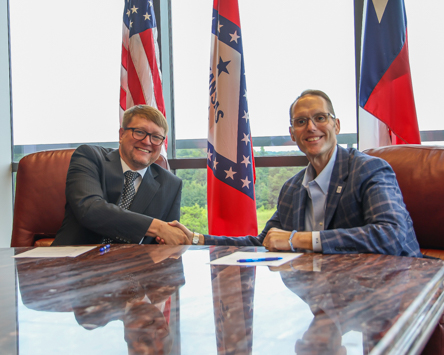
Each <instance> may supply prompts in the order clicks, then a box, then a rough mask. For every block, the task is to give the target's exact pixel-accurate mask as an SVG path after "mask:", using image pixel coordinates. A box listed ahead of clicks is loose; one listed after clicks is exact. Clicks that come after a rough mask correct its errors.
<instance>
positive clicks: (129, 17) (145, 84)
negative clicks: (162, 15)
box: [120, 0, 167, 157]
mask: <svg viewBox="0 0 444 355" xmlns="http://www.w3.org/2000/svg"><path fill="white" fill-rule="evenodd" d="M135 105H149V106H152V107H155V108H157V109H158V110H159V111H160V112H162V113H163V115H164V116H165V103H164V100H163V92H162V77H161V72H160V61H159V46H158V44H157V23H156V17H155V14H154V7H153V2H152V1H147V0H125V9H124V12H123V30H122V68H121V74H120V123H122V118H123V112H124V111H125V110H126V109H128V108H130V107H132V106H135ZM166 148H167V147H166V142H165V148H164V147H162V155H163V156H165V157H166V152H165V150H166Z"/></svg>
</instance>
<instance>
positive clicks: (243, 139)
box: [241, 133, 250, 145]
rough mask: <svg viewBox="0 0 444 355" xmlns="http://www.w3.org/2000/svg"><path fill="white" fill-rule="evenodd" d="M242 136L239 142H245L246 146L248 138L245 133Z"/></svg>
mask: <svg viewBox="0 0 444 355" xmlns="http://www.w3.org/2000/svg"><path fill="white" fill-rule="evenodd" d="M242 134H243V135H244V138H242V139H241V141H242V142H245V145H247V144H248V142H249V141H250V138H249V137H248V136H249V134H245V133H242Z"/></svg>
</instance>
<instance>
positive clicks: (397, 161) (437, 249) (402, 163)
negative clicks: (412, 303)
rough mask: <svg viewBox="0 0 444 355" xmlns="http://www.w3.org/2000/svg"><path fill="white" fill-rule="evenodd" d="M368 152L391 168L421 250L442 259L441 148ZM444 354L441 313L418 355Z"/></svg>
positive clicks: (443, 193)
mask: <svg viewBox="0 0 444 355" xmlns="http://www.w3.org/2000/svg"><path fill="white" fill-rule="evenodd" d="M364 153H367V154H369V155H373V156H377V157H380V158H382V159H384V160H385V161H387V162H388V163H389V164H390V165H391V167H392V168H393V170H394V171H395V174H396V178H397V180H398V183H399V187H400V188H401V192H402V195H403V197H404V203H405V204H406V207H407V210H408V211H409V213H410V216H411V217H412V220H413V227H414V229H415V233H416V238H417V239H418V243H419V246H420V248H421V252H422V253H423V254H424V255H429V256H433V257H437V258H441V259H444V238H443V237H442V231H441V229H442V221H444V205H443V202H444V187H443V183H442V181H443V179H444V147H436V146H422V145H409V144H406V145H394V146H388V147H380V148H375V149H368V150H366V151H364ZM429 354H430V355H431V354H433V355H444V315H442V316H441V318H440V320H439V322H438V325H437V326H436V328H435V330H434V332H433V334H432V336H431V338H430V339H429V341H428V343H427V344H426V346H425V348H424V350H423V352H422V355H429Z"/></svg>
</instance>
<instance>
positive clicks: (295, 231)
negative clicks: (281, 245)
mask: <svg viewBox="0 0 444 355" xmlns="http://www.w3.org/2000/svg"><path fill="white" fill-rule="evenodd" d="M297 232H298V231H297V230H294V231H293V232H291V235H290V238H289V239H288V244H290V248H291V251H292V252H293V253H294V252H295V251H296V250H295V249H294V247H293V243H292V242H291V240H292V239H293V237H294V234H295V233H297Z"/></svg>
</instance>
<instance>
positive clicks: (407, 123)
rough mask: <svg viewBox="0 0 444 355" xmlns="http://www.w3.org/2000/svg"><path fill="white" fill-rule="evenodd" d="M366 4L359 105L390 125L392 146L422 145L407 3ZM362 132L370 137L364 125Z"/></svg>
mask: <svg viewBox="0 0 444 355" xmlns="http://www.w3.org/2000/svg"><path fill="white" fill-rule="evenodd" d="M366 4H367V5H366V8H365V24H364V41H363V50H362V63H361V82H360V90H359V105H360V107H361V109H363V110H365V111H366V112H367V113H369V114H371V115H373V116H374V117H376V118H377V119H379V120H380V121H382V122H383V123H384V124H385V125H387V127H388V129H389V130H390V132H391V143H392V144H421V138H420V134H419V128H418V121H417V118H416V108H415V100H414V97H413V87H412V79H411V75H410V64H409V53H408V44H407V17H406V13H405V7H404V1H403V0H367V1H366ZM361 122H362V119H361V118H360V124H361ZM360 131H363V134H364V135H368V134H369V132H368V131H367V130H365V129H364V130H363V129H362V126H361V125H360ZM386 131H387V129H386ZM389 142H390V141H389ZM377 145H381V144H377ZM366 148H367V147H366ZM360 149H361V135H360Z"/></svg>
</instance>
